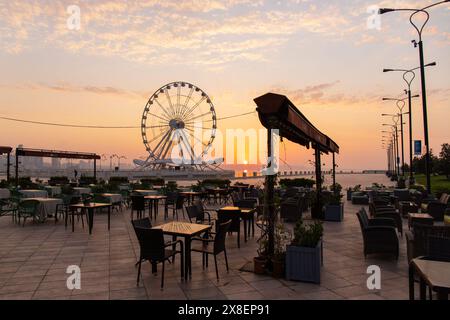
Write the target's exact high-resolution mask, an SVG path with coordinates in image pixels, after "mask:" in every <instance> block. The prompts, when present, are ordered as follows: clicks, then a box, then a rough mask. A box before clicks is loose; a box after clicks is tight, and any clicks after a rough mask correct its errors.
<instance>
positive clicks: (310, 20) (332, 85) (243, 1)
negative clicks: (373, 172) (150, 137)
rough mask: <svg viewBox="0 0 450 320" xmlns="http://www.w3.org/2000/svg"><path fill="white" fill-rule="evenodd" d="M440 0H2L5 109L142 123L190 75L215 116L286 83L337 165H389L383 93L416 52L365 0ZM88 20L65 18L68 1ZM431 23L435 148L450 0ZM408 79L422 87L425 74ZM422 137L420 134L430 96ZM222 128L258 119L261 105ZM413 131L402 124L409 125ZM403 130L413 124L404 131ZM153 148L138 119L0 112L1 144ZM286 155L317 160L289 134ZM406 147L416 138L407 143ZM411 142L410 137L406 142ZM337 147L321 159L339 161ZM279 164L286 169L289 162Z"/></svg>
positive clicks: (398, 90) (399, 26) (304, 164)
mask: <svg viewBox="0 0 450 320" xmlns="http://www.w3.org/2000/svg"><path fill="white" fill-rule="evenodd" d="M432 2H433V1H406V0H405V1H403V0H391V1H376V0H373V1H365V0H355V1H339V0H330V1H325V0H323V1H318V0H317V1H313V0H295V1H294V0H287V1H270V0H256V1H254V0H224V1H219V0H207V1H206V0H202V1H193V0H190V1H187V0H186V1H183V0H180V1H171V0H168V1H160V0H153V1H126V2H125V1H114V0H99V1H94V0H91V1H86V0H85V1H82V0H79V1H71V0H70V1H42V0H36V1H25V0H21V1H17V0H11V1H6V0H0V70H1V72H0V74H1V75H0V117H12V118H19V119H26V120H33V121H45V122H57V123H68V124H81V125H101V126H139V125H140V121H141V115H142V112H143V109H144V107H145V104H146V102H147V100H148V98H149V97H150V96H151V95H152V93H153V92H154V91H155V90H157V89H158V88H159V87H161V86H162V85H164V84H166V83H169V82H172V81H187V82H190V83H193V84H195V85H197V86H198V87H200V88H202V89H203V90H204V91H205V92H207V93H208V94H209V95H210V97H211V98H212V102H213V103H214V106H215V109H216V113H217V116H218V117H219V118H220V117H227V116H231V115H235V114H240V113H246V112H251V111H253V110H255V108H256V105H255V104H254V102H253V99H254V98H255V97H258V96H260V95H262V94H264V93H267V92H276V93H281V94H285V95H287V96H288V97H289V98H290V100H292V101H293V102H294V103H295V104H296V105H297V107H298V108H299V109H300V111H301V112H302V113H304V114H305V115H306V116H307V117H308V118H309V119H310V120H311V122H312V123H313V124H314V125H315V126H316V127H317V128H318V129H319V130H321V131H323V132H324V133H325V134H327V135H328V136H330V137H331V138H332V139H333V140H335V141H336V142H337V143H338V144H339V145H340V148H341V154H340V155H339V156H338V158H337V161H338V163H339V168H340V169H342V170H345V169H348V170H360V169H384V168H386V153H385V151H384V150H382V148H381V142H380V141H381V130H382V123H383V121H389V120H388V119H384V120H383V119H382V118H381V114H382V113H391V112H395V111H396V107H395V104H394V103H391V102H382V101H381V98H382V97H385V96H388V97H403V96H402V91H403V89H405V86H404V83H403V80H402V79H401V74H394V73H389V74H384V73H382V69H383V68H414V67H416V66H418V65H419V59H418V50H417V49H415V48H414V47H413V45H412V44H411V40H413V39H416V34H415V33H414V30H413V29H412V27H411V25H410V24H409V22H408V16H407V15H404V14H399V13H391V14H389V15H383V16H382V19H381V29H380V30H376V29H369V28H368V27H367V20H368V18H370V13H368V12H367V9H368V7H369V6H372V5H377V6H379V7H385V6H388V7H423V6H425V5H427V4H429V3H432ZM73 4H75V5H78V6H79V7H80V9H81V12H80V18H81V20H80V23H81V28H80V30H69V28H67V23H66V22H67V19H68V17H69V13H67V11H66V9H67V7H68V6H69V5H73ZM431 13H432V14H431V21H430V23H429V25H428V26H427V28H426V30H425V32H424V42H425V57H426V62H432V61H436V62H437V67H432V68H428V69H427V88H428V102H429V126H430V140H431V147H432V149H433V150H434V151H435V153H436V152H438V151H439V150H440V145H441V144H443V143H446V142H450V139H449V138H450V130H449V123H450V122H449V119H450V103H449V101H450V84H449V74H450V24H449V21H450V19H449V18H450V5H442V6H440V7H436V8H434V9H432V10H431ZM417 76H418V77H417V79H416V81H415V82H414V84H413V90H414V94H416V93H420V91H419V88H420V77H419V74H417ZM413 118H414V123H413V128H414V130H413V135H414V139H418V140H419V139H423V122H422V112H421V102H420V100H416V101H415V102H414V105H413ZM218 127H219V129H222V130H224V129H226V128H243V129H248V128H257V129H259V128H260V127H261V124H260V123H259V120H258V117H257V115H256V114H254V115H249V116H245V117H240V118H234V119H230V120H223V121H219V123H218ZM405 129H407V127H405ZM407 138H408V136H407V135H406V136H405V143H406V141H407V140H406V139H407ZM19 144H23V145H24V146H26V147H36V148H47V149H62V150H73V151H89V152H96V153H98V154H108V155H109V154H118V155H124V156H126V157H127V158H128V160H127V161H128V162H131V160H132V159H138V158H139V157H143V156H146V150H145V148H144V146H143V144H142V139H141V136H140V129H81V128H61V127H50V126H40V125H35V124H25V123H17V122H11V121H6V120H1V119H0V145H9V146H13V147H15V146H17V145H19ZM285 144H286V156H285V153H284V149H282V151H281V157H282V158H283V159H284V160H285V161H286V162H287V163H289V164H290V165H291V166H292V168H294V169H298V170H302V169H303V170H308V169H312V167H311V166H310V165H309V164H308V160H309V159H311V155H312V151H311V150H306V149H304V148H301V147H298V146H296V145H293V144H292V143H289V142H286V143H285ZM406 145H407V143H406ZM408 152H409V149H408V148H407V149H406V154H408ZM330 162H331V160H330V157H325V163H326V165H327V167H328V168H329V167H330ZM282 169H283V168H282Z"/></svg>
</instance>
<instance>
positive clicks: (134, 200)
mask: <svg viewBox="0 0 450 320" xmlns="http://www.w3.org/2000/svg"><path fill="white" fill-rule="evenodd" d="M134 211H136V216H137V217H138V218H143V217H144V216H145V198H144V196H142V195H137V194H134V195H132V196H131V220H133V213H134Z"/></svg>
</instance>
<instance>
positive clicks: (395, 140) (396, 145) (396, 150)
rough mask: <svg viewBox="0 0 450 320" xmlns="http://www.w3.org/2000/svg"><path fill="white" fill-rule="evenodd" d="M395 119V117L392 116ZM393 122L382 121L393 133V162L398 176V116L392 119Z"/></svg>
mask: <svg viewBox="0 0 450 320" xmlns="http://www.w3.org/2000/svg"><path fill="white" fill-rule="evenodd" d="M394 119H395V118H394ZM394 122H395V124H387V123H383V126H387V127H391V129H392V130H393V134H394V147H395V163H396V167H397V170H396V172H397V176H400V152H399V146H398V118H397V119H396V120H394Z"/></svg>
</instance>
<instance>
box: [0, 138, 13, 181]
mask: <svg viewBox="0 0 450 320" xmlns="http://www.w3.org/2000/svg"><path fill="white" fill-rule="evenodd" d="M11 152H12V148H11V147H4V146H0V155H3V154H6V180H8V181H9V179H10V170H9V168H10V167H11Z"/></svg>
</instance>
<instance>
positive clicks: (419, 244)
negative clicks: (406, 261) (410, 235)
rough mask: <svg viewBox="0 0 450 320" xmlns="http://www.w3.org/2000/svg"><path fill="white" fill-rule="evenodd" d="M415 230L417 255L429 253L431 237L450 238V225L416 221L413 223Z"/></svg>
mask: <svg viewBox="0 0 450 320" xmlns="http://www.w3.org/2000/svg"><path fill="white" fill-rule="evenodd" d="M413 232H414V255H415V256H425V255H428V248H429V239H430V237H435V238H450V226H433V225H428V224H420V223H415V224H414V225H413Z"/></svg>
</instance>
